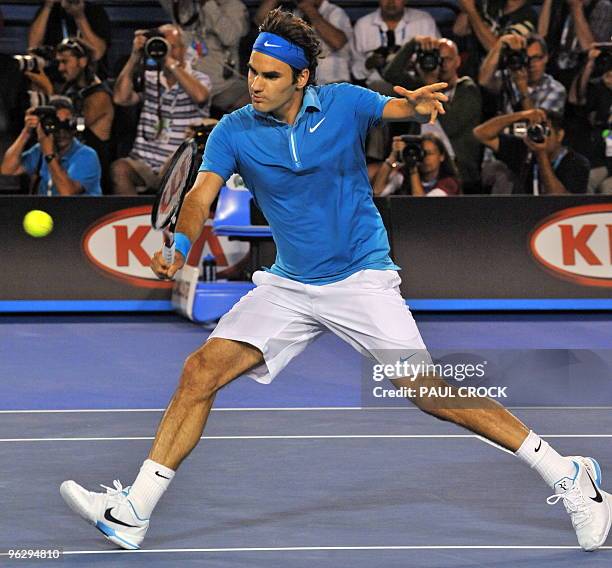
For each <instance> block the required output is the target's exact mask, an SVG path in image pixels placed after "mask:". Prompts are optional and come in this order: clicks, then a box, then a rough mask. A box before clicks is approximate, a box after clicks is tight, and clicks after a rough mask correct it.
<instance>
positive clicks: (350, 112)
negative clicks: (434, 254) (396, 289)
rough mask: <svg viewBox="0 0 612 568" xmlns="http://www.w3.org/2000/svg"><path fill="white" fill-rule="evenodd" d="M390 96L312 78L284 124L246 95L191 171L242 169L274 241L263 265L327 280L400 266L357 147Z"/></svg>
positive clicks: (224, 173)
mask: <svg viewBox="0 0 612 568" xmlns="http://www.w3.org/2000/svg"><path fill="white" fill-rule="evenodd" d="M389 100H390V97H384V96H382V95H379V94H378V93H375V92H373V91H370V90H368V89H364V88H362V87H356V86H354V85H349V84H347V83H338V84H332V85H324V86H317V87H312V86H311V87H308V88H307V89H306V91H305V94H304V100H303V103H302V107H301V109H300V111H299V113H298V115H297V118H296V120H295V122H294V124H292V125H289V124H286V123H284V122H281V121H279V120H277V119H275V118H274V117H273V116H272V115H270V114H267V113H260V112H258V111H256V110H255V109H254V108H253V106H252V105H247V106H245V107H243V108H241V109H239V110H237V111H234V112H233V113H231V114H228V115H225V116H224V117H223V118H222V119H221V121H220V122H219V124H217V126H216V127H215V128H214V130H213V131H212V133H211V135H210V138H209V140H208V143H207V144H206V151H205V154H204V158H203V161H202V165H201V167H200V171H210V172H214V173H216V174H218V175H219V176H221V177H222V178H223V179H224V180H227V179H228V178H229V177H230V175H231V174H232V173H234V172H237V173H239V174H240V175H241V176H242V178H243V180H244V182H245V184H246V187H248V188H249V189H250V191H251V193H252V194H253V197H254V199H255V202H256V203H257V205H258V206H259V207H260V208H261V210H262V211H263V213H264V215H265V217H266V219H267V220H268V223H269V224H270V229H271V231H272V236H273V238H274V242H275V243H276V249H277V256H276V261H275V263H274V265H273V266H272V268H271V269H270V271H271V272H272V273H274V274H277V275H278V276H282V277H284V278H290V279H292V280H297V281H299V282H303V283H304V284H329V283H331V282H337V281H339V280H343V279H344V278H347V277H348V276H350V275H351V274H353V273H355V272H357V271H359V270H364V269H366V268H371V269H378V270H386V269H393V270H397V269H399V267H398V266H396V265H395V264H394V263H393V261H392V260H391V258H390V257H389V241H388V238H387V232H386V230H385V227H384V225H383V222H382V219H381V216H380V214H379V213H378V210H377V209H376V206H375V205H374V201H373V199H372V188H371V186H370V183H369V181H368V173H367V168H366V161H365V150H364V148H365V139H366V134H367V132H368V130H369V129H370V128H371V127H372V126H374V125H375V124H376V123H378V122H379V121H380V120H381V118H382V113H383V108H384V106H385V105H386V104H387V102H388V101H389Z"/></svg>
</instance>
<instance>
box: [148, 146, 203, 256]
mask: <svg viewBox="0 0 612 568" xmlns="http://www.w3.org/2000/svg"><path fill="white" fill-rule="evenodd" d="M197 153H198V144H197V141H196V140H195V139H194V138H189V139H188V140H185V142H183V143H182V144H181V145H180V146H179V147H178V149H177V150H176V152H175V153H174V155H173V156H172V160H171V161H170V165H169V166H168V169H166V172H165V173H164V176H163V177H162V180H161V184H160V186H159V191H158V192H157V198H156V199H155V203H154V205H153V210H152V211H151V225H152V226H153V228H154V229H157V230H163V235H164V244H163V247H162V256H163V257H164V260H165V261H166V262H167V263H168V265H171V264H173V263H174V249H175V246H174V231H175V228H176V222H177V220H178V216H179V213H180V211H181V205H182V204H183V199H184V197H185V194H186V193H187V191H188V190H189V189H190V188H191V186H192V185H193V182H194V181H195V177H196V175H197V173H198V167H199V164H198V161H197V160H196V155H197ZM185 260H187V259H185Z"/></svg>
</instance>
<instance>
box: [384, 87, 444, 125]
mask: <svg viewBox="0 0 612 568" xmlns="http://www.w3.org/2000/svg"><path fill="white" fill-rule="evenodd" d="M446 87H448V84H447V83H433V84H431V85H425V86H424V87H421V88H420V89H416V91H409V90H408V89H404V88H403V87H393V90H394V91H395V92H396V93H397V94H398V95H401V97H402V98H398V99H391V100H390V101H389V102H388V103H387V104H386V105H385V108H384V110H383V116H382V117H383V120H407V119H410V118H413V119H416V120H419V121H423V120H424V119H428V120H429V122H430V123H431V124H433V123H434V122H435V121H436V119H437V118H438V114H445V112H446V111H445V110H444V106H443V105H442V103H443V102H446V101H448V97H447V96H446V95H445V94H444V93H441V92H440V91H442V89H445V88H446Z"/></svg>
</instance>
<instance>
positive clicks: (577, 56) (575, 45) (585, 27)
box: [538, 0, 612, 88]
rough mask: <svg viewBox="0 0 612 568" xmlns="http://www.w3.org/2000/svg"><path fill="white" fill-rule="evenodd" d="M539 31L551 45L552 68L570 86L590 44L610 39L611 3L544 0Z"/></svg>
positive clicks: (590, 0)
mask: <svg viewBox="0 0 612 568" xmlns="http://www.w3.org/2000/svg"><path fill="white" fill-rule="evenodd" d="M553 4H554V9H553ZM538 33H539V34H540V35H542V36H543V37H545V38H546V41H547V42H548V45H550V46H551V58H550V59H551V61H550V65H549V71H550V72H551V73H552V74H553V75H554V76H555V77H556V78H557V79H559V80H560V81H561V82H562V83H563V84H564V85H565V86H566V87H567V88H569V86H570V85H571V82H572V80H573V78H574V77H575V75H576V73H577V71H578V69H579V68H580V65H581V63H582V61H583V55H584V54H586V52H587V51H588V50H589V49H590V47H591V45H592V44H593V43H594V42H604V41H610V39H611V37H610V36H612V2H610V0H558V1H555V2H554V3H553V0H544V2H543V3H542V9H541V10H540V16H539V19H538Z"/></svg>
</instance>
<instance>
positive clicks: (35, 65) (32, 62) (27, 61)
mask: <svg viewBox="0 0 612 568" xmlns="http://www.w3.org/2000/svg"><path fill="white" fill-rule="evenodd" d="M13 59H14V60H15V61H17V65H19V71H21V72H22V73H25V72H26V71H30V72H31V73H40V71H41V70H43V69H44V68H45V60H44V59H42V58H41V57H37V56H36V55H13Z"/></svg>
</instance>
